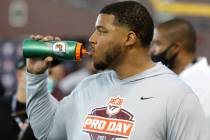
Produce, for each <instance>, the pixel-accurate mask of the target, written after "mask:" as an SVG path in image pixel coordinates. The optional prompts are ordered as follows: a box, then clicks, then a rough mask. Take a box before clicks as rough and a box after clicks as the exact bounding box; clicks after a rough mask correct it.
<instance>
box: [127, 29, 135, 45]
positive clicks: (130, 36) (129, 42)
mask: <svg viewBox="0 0 210 140" xmlns="http://www.w3.org/2000/svg"><path fill="white" fill-rule="evenodd" d="M136 40H137V36H136V34H135V33H134V32H133V31H130V32H128V34H127V39H126V43H125V45H126V46H132V45H134V44H135V43H136Z"/></svg>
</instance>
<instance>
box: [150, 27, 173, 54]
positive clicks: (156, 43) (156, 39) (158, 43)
mask: <svg viewBox="0 0 210 140" xmlns="http://www.w3.org/2000/svg"><path fill="white" fill-rule="evenodd" d="M170 45H171V42H170V40H168V39H167V36H166V35H165V34H164V32H163V31H161V30H158V29H155V30H154V36H153V40H152V46H151V49H150V53H151V54H152V55H158V54H160V53H161V52H163V51H164V50H166V49H167V48H168V47H170Z"/></svg>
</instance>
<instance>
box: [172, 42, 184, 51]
mask: <svg viewBox="0 0 210 140" xmlns="http://www.w3.org/2000/svg"><path fill="white" fill-rule="evenodd" d="M181 48H182V43H181V42H180V41H176V42H175V43H174V46H173V47H172V50H173V52H175V53H178V52H179V51H180V50H181Z"/></svg>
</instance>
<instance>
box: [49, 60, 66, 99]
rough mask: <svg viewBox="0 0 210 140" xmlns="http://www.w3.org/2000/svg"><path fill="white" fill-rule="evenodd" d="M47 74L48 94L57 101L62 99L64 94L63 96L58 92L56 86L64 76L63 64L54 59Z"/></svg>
mask: <svg viewBox="0 0 210 140" xmlns="http://www.w3.org/2000/svg"><path fill="white" fill-rule="evenodd" d="M48 72H49V76H48V79H47V80H48V84H47V89H48V92H49V93H51V94H52V95H53V96H54V97H55V98H56V99H57V100H61V99H63V97H64V96H65V94H63V92H62V91H61V90H60V88H59V87H58V84H59V83H60V81H62V79H63V78H64V77H65V75H66V71H65V68H64V64H63V63H62V62H61V61H60V60H57V59H54V60H53V62H52V64H51V66H50V68H49V70H48Z"/></svg>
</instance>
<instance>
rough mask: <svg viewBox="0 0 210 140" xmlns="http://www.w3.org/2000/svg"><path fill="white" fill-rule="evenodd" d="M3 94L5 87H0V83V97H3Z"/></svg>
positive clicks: (0, 85) (0, 84)
mask: <svg viewBox="0 0 210 140" xmlns="http://www.w3.org/2000/svg"><path fill="white" fill-rule="evenodd" d="M4 92H5V87H4V86H3V85H2V83H1V81H0V97H2V96H4Z"/></svg>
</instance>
